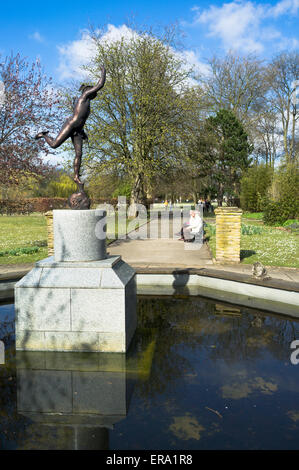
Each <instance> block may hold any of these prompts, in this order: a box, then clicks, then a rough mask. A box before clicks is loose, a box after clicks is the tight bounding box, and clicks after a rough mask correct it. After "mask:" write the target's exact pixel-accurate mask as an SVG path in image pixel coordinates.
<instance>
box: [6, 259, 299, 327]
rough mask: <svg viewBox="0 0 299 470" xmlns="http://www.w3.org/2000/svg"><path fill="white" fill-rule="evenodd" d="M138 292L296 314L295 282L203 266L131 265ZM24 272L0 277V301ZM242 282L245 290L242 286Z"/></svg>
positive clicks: (298, 292)
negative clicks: (208, 299)
mask: <svg viewBox="0 0 299 470" xmlns="http://www.w3.org/2000/svg"><path fill="white" fill-rule="evenodd" d="M134 269H135V271H136V280H137V294H138V295H159V296H160V295H162V296H163V295H191V296H194V295H200V296H203V297H208V298H211V299H214V300H219V301H224V302H229V303H232V304H236V305H243V306H246V307H250V308H256V309H261V310H266V311H269V312H272V313H279V314H283V315H287V316H291V317H295V318H299V284H298V283H296V282H292V281H284V280H281V279H272V278H268V279H264V280H257V279H254V278H253V277H252V276H249V275H246V274H241V273H232V272H229V271H219V270H213V269H207V268H186V269H173V268H162V267H161V268H143V269H141V268H138V267H134ZM25 274H26V272H20V273H11V274H10V275H8V276H7V278H6V279H3V278H2V280H1V281H0V301H9V300H12V299H13V298H14V285H15V283H16V282H17V281H18V280H20V279H21V278H22V277H23V276H24V275H25ZM245 286H246V293H244V290H245V289H244V287H245Z"/></svg>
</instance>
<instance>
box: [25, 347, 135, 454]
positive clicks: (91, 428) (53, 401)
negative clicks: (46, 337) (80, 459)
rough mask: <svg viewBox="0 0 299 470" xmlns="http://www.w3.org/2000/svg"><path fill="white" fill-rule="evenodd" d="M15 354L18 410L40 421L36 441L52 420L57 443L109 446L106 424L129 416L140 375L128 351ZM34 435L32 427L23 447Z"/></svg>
mask: <svg viewBox="0 0 299 470" xmlns="http://www.w3.org/2000/svg"><path fill="white" fill-rule="evenodd" d="M16 358H17V385H18V390H17V410H18V413H20V414H22V415H23V416H26V417H27V418H28V419H30V421H32V422H34V423H38V424H40V426H39V436H40V439H39V442H38V443H37V446H39V445H40V440H41V441H42V442H47V439H49V437H50V435H51V433H50V432H49V428H48V427H49V426H52V427H53V426H54V427H55V435H56V433H57V431H58V435H57V436H56V439H54V442H53V445H54V448H55V447H56V446H57V444H58V445H59V446H60V448H62V449H64V448H67V449H70V448H73V449H108V448H109V431H108V429H109V428H110V429H113V426H114V425H115V423H117V422H118V421H120V420H122V419H124V418H125V417H126V415H127V412H128V408H129V402H130V397H131V394H132V391H133V385H134V381H135V380H136V378H137V374H136V372H137V370H132V369H131V370H127V367H126V356H125V355H124V354H101V355H99V354H97V353H93V354H92V353H91V354H88V353H87V354H80V353H79V354H77V353H53V352H49V353H45V352H41V353H38V352H31V353H30V352H21V351H17V355H16ZM41 425H42V426H41ZM58 436H59V443H57V442H56V441H57V437H58ZM31 438H32V436H31V433H30V427H29V435H28V434H27V433H26V434H25V436H24V439H23V443H22V445H21V448H28V446H29V447H30V445H32V442H31ZM48 446H49V444H48ZM50 446H51V444H50ZM52 448H53V447H52Z"/></svg>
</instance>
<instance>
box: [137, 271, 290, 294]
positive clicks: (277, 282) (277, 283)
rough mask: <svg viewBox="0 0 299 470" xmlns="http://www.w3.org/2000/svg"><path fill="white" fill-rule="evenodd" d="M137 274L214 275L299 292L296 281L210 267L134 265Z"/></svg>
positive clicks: (219, 277)
mask: <svg viewBox="0 0 299 470" xmlns="http://www.w3.org/2000/svg"><path fill="white" fill-rule="evenodd" d="M134 269H135V272H136V274H173V275H180V274H181V275H186V274H188V275H194V274H197V275H199V276H204V277H212V278H214V279H224V280H228V281H236V282H242V283H244V284H251V285H257V286H262V287H271V288H272V289H281V290H287V291H291V292H299V283H297V282H294V281H285V280H283V279H277V278H271V276H269V277H267V278H265V279H256V278H254V277H253V276H250V275H248V274H243V273H238V272H231V271H225V270H220V269H209V268H170V267H169V268H166V267H160V268H159V267H155V268H151V267H147V268H142V267H137V266H134Z"/></svg>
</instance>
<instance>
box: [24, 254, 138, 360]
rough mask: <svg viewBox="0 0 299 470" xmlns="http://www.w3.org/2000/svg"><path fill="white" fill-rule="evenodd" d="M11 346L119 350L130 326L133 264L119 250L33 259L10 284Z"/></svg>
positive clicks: (131, 330) (126, 343) (133, 321)
mask: <svg viewBox="0 0 299 470" xmlns="http://www.w3.org/2000/svg"><path fill="white" fill-rule="evenodd" d="M15 306H16V349H17V350H31V351H34V350H38V351H105V352H125V351H126V350H127V349H128V346H129V344H130V341H131V339H132V337H133V334H134V332H135V329H136V324H137V314H136V281H135V272H134V270H133V269H132V268H131V267H130V266H129V265H128V264H126V263H124V262H123V261H122V260H121V258H120V256H110V257H108V258H106V259H102V260H100V261H85V262H82V261H76V262H70V261H69V262H68V261H62V262H55V261H54V258H53V257H50V258H46V259H45V260H42V261H39V262H37V263H36V267H35V268H34V269H32V270H31V271H30V272H29V273H28V274H27V275H26V276H25V277H24V278H23V279H21V280H20V281H19V282H18V283H17V284H16V285H15Z"/></svg>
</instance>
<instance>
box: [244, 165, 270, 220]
mask: <svg viewBox="0 0 299 470" xmlns="http://www.w3.org/2000/svg"><path fill="white" fill-rule="evenodd" d="M272 176H273V170H272V168H269V167H267V166H265V165H259V166H254V167H252V168H249V169H248V170H247V172H246V173H245V175H244V176H243V177H242V179H241V194H240V201H241V207H242V209H243V210H246V211H251V212H260V211H262V210H263V199H264V198H265V196H266V195H267V191H268V188H269V187H270V185H271V181H272Z"/></svg>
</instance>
